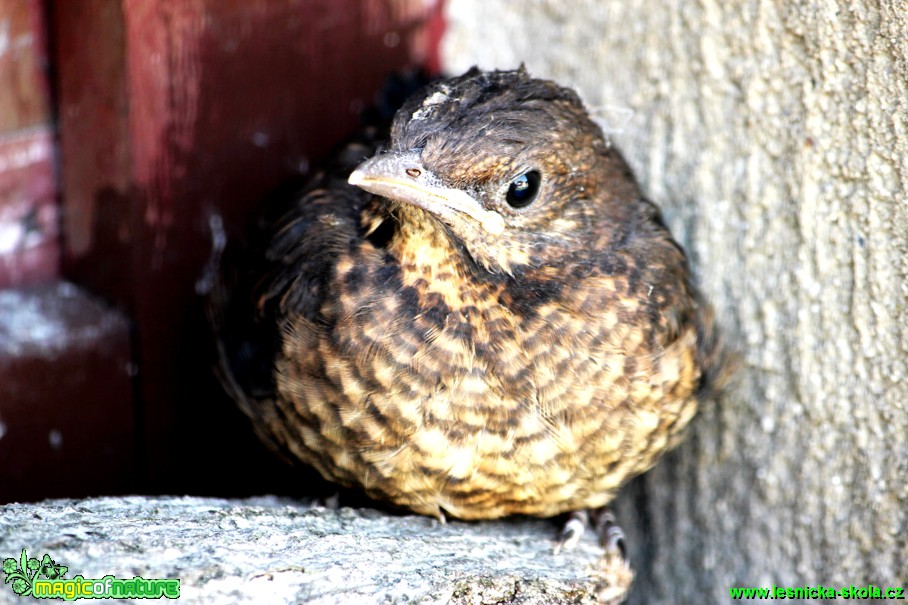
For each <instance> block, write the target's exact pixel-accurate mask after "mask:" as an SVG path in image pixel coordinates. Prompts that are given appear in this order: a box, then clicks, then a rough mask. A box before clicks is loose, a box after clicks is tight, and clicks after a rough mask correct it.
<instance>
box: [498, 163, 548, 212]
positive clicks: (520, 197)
mask: <svg viewBox="0 0 908 605" xmlns="http://www.w3.org/2000/svg"><path fill="white" fill-rule="evenodd" d="M541 181H542V175H540V174H539V172H538V171H536V170H530V171H529V172H527V173H526V174H521V175H520V176H519V177H517V178H516V179H514V180H513V181H511V186H510V187H508V194H507V196H505V199H506V200H507V202H508V204H509V205H510V206H511V207H512V208H525V207H527V206H529V205H530V204H531V203H532V202H533V200H535V199H536V195H537V194H538V193H539V183H540V182H541Z"/></svg>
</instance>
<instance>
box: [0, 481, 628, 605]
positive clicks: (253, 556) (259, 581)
mask: <svg viewBox="0 0 908 605" xmlns="http://www.w3.org/2000/svg"><path fill="white" fill-rule="evenodd" d="M557 532H558V527H557V525H556V524H554V523H552V522H550V521H539V520H530V519H518V520H513V521H505V522H489V523H459V522H450V523H448V524H446V525H441V524H439V523H438V522H437V521H435V520H433V519H429V518H426V517H417V516H393V515H390V514H388V513H384V512H379V511H375V510H369V509H360V510H354V509H349V508H341V509H338V510H332V509H327V508H324V507H318V506H308V505H305V504H302V503H299V502H296V501H292V500H286V499H278V498H274V497H262V498H253V499H248V500H221V499H209V498H174V497H171V498H144V497H128V498H97V499H88V500H53V501H48V502H44V503H41V504H9V505H5V506H2V507H0V559H5V558H7V557H16V558H18V556H19V554H20V553H21V551H22V549H23V548H26V549H27V550H28V555H29V556H30V557H37V558H39V559H40V558H42V557H43V555H44V554H49V555H50V556H51V558H52V559H53V560H54V561H56V562H57V563H58V564H61V565H66V566H68V567H69V572H68V573H67V576H66V577H68V578H72V577H74V576H75V575H77V574H81V575H82V576H83V577H85V578H103V577H104V576H105V575H108V574H111V575H114V576H116V577H118V578H132V577H134V576H141V577H143V578H146V579H147V578H179V579H180V581H181V594H180V600H179V602H180V603H206V604H207V603H265V602H267V603H312V604H319V605H328V604H334V603H351V604H353V603H356V604H363V603H382V604H385V603H425V604H443V603H450V604H452V605H454V604H456V605H471V604H486V603H522V604H544V603H555V604H558V603H565V604H567V603H571V604H584V603H596V602H598V601H597V600H598V599H600V598H602V599H603V600H608V597H609V595H614V594H615V593H618V594H620V592H621V590H620V589H616V588H615V587H614V586H613V585H610V584H609V582H610V581H615V580H617V581H619V582H625V584H624V586H626V582H627V581H628V577H627V575H626V572H625V571H624V569H623V566H621V565H613V566H611V567H609V568H608V569H606V568H605V567H604V565H605V563H604V562H603V561H602V559H601V555H602V551H601V549H600V548H599V546H598V544H597V543H596V541H595V540H594V539H593V538H592V536H585V537H584V539H583V540H581V542H580V544H579V545H578V546H577V548H576V549H574V550H573V551H571V552H568V553H562V554H559V555H557V556H556V555H553V554H552V545H553V539H554V538H555V537H556V536H557ZM22 602H23V601H22V600H21V599H20V598H19V597H17V596H16V595H15V594H14V593H13V592H12V590H11V588H10V586H9V585H5V586H4V585H0V604H2V603H10V604H13V603H16V604H21V603H22ZM118 602H122V601H118Z"/></svg>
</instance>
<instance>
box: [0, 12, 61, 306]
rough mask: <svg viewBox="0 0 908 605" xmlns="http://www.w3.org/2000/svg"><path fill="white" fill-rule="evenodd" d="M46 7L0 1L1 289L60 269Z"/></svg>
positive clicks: (40, 279)
mask: <svg viewBox="0 0 908 605" xmlns="http://www.w3.org/2000/svg"><path fill="white" fill-rule="evenodd" d="M43 16H44V13H43V5H42V3H41V2H40V1H38V0H0V288H8V287H13V286H20V285H25V284H32V283H40V282H45V281H48V280H52V279H55V278H56V277H57V276H58V274H59V268H58V265H59V257H60V248H59V244H58V233H57V231H58V229H57V222H58V217H57V207H56V200H55V195H56V188H55V183H54V168H53V162H54V158H53V144H52V132H51V126H50V110H49V104H48V87H47V79H46V77H45V73H44V69H43V64H44V62H45V60H46V53H45V46H44V35H43V30H44V19H43Z"/></svg>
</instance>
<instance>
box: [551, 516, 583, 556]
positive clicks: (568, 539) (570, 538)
mask: <svg viewBox="0 0 908 605" xmlns="http://www.w3.org/2000/svg"><path fill="white" fill-rule="evenodd" d="M589 525H590V515H589V513H588V512H587V511H585V510H579V511H574V512H572V513H571V514H570V516H569V517H568V520H567V521H565V523H564V527H563V528H562V529H561V537H560V538H559V539H558V542H556V543H555V551H554V554H556V555H557V554H558V553H560V552H561V551H562V550H571V549H573V548H574V547H575V546H577V543H578V542H580V538H581V537H582V536H583V532H585V531H586V528H587V527H589Z"/></svg>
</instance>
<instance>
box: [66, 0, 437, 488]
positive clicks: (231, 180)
mask: <svg viewBox="0 0 908 605" xmlns="http://www.w3.org/2000/svg"><path fill="white" fill-rule="evenodd" d="M439 9H440V5H439V3H433V2H425V1H424V0H395V1H393V2H387V1H385V0H360V1H356V0H346V1H344V0H281V1H276V0H218V1H215V0H130V1H129V2H113V1H105V0H80V1H79V2H68V1H58V2H56V3H54V10H53V23H52V32H53V36H54V47H55V48H56V53H55V60H56V62H57V72H58V73H59V80H58V92H59V94H58V97H59V98H58V101H59V113H60V129H61V132H60V137H61V153H62V175H63V181H62V182H63V202H64V213H65V219H66V220H65V271H66V274H67V275H69V276H71V277H72V278H73V279H75V280H77V281H79V282H80V283H84V284H86V285H89V286H90V287H91V288H92V289H93V291H95V292H97V293H99V294H101V295H102V296H104V297H105V298H107V299H108V300H111V301H115V302H116V303H117V304H119V305H121V306H122V307H123V308H124V309H127V310H128V311H129V312H130V314H131V316H132V318H133V321H134V324H135V334H136V343H137V350H136V360H137V362H138V368H139V375H138V377H137V380H138V391H137V392H138V393H139V396H140V404H141V408H140V422H141V423H142V427H143V431H142V437H143V439H144V443H143V444H142V451H144V452H145V456H146V462H147V468H148V472H149V476H150V477H151V479H152V483H149V484H148V486H147V487H148V490H149V491H161V490H164V491H184V490H186V491H194V492H200V491H202V492H205V491H208V492H217V493H224V489H225V488H224V486H225V485H230V486H233V487H231V488H230V489H235V490H237V491H243V490H248V489H249V487H248V485H250V484H249V482H248V480H247V481H246V482H245V483H244V482H243V481H241V480H240V479H239V477H241V476H245V477H246V479H249V478H250V477H252V478H255V477H261V476H263V473H262V472H261V468H262V466H261V465H268V464H269V462H270V458H268V457H266V456H264V455H263V454H262V451H261V449H260V448H259V447H258V446H257V445H252V444H253V440H252V438H251V437H250V434H249V430H248V427H247V426H246V424H245V420H244V419H242V418H241V417H240V415H239V413H238V412H236V410H235V409H234V407H233V406H232V404H231V403H230V402H227V401H226V400H225V399H224V397H223V396H222V395H221V394H220V392H219V389H218V388H217V387H216V385H215V384H214V380H213V379H212V372H211V367H210V362H211V358H210V354H209V353H210V348H209V344H210V343H209V337H208V335H207V331H206V330H207V329H206V327H205V322H204V318H203V313H202V296H201V292H202V290H203V289H204V288H203V286H204V284H205V280H206V277H207V276H206V274H205V269H206V264H207V261H208V259H209V256H210V255H211V251H212V241H213V237H214V235H213V232H212V229H211V226H212V225H219V224H222V225H223V226H224V229H225V233H226V235H227V236H228V237H236V236H237V234H239V233H241V232H243V230H244V229H245V225H246V224H248V222H249V220H250V218H251V217H252V216H253V215H254V214H256V212H257V211H258V206H259V204H260V200H261V199H262V198H263V196H264V195H265V193H266V192H268V191H269V190H271V189H273V188H274V187H276V186H277V185H278V184H280V183H281V182H282V181H283V180H284V179H286V178H287V177H289V176H292V175H294V174H298V173H299V172H300V171H304V170H306V169H307V168H308V167H309V166H310V165H311V164H312V163H313V162H315V161H316V160H317V159H318V158H319V156H321V155H323V154H324V153H325V152H326V151H327V150H328V149H329V148H330V147H332V146H333V145H335V144H337V143H338V142H340V141H341V140H342V139H343V138H344V137H345V136H347V135H348V134H349V133H350V132H351V131H352V130H353V129H354V128H355V126H356V123H357V115H358V113H359V112H360V110H361V109H362V108H363V107H365V106H366V105H367V104H368V103H369V102H370V101H371V99H372V98H373V95H374V94H375V91H377V90H378V89H379V87H380V85H381V83H382V82H383V80H384V78H385V76H386V74H387V73H389V72H390V71H392V70H394V69H399V68H401V67H403V66H405V65H408V64H410V63H412V62H414V61H420V62H422V61H425V60H428V59H429V58H430V57H431V56H433V52H434V51H432V49H431V48H430V46H431V45H432V44H434V43H435V42H436V41H437V40H436V38H435V37H433V34H431V31H434V32H436V33H435V34H434V36H437V18H438V14H439ZM433 19H434V21H433ZM430 22H433V23H436V26H435V29H434V30H432V29H431V28H428V27H427V25H426V24H427V23H430ZM212 460H216V461H217V463H216V464H211V463H210V462H211V461H212ZM253 460H254V461H256V462H255V464H256V465H257V467H256V473H255V474H254V475H252V476H250V475H240V474H238V473H237V470H236V469H237V468H238V467H246V466H248V465H249V464H250V461H253ZM259 462H260V465H259ZM243 485H246V486H247V487H243Z"/></svg>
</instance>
